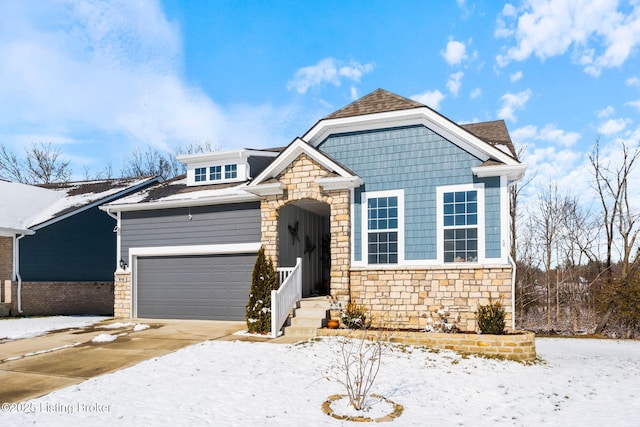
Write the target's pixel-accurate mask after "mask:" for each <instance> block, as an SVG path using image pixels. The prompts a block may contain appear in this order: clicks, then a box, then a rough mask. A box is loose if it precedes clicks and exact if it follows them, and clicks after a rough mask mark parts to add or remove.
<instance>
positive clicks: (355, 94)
mask: <svg viewBox="0 0 640 427" xmlns="http://www.w3.org/2000/svg"><path fill="white" fill-rule="evenodd" d="M358 98H359V96H358V89H357V88H356V87H355V86H351V100H352V101H355V100H356V99H358Z"/></svg>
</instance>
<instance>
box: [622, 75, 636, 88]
mask: <svg viewBox="0 0 640 427" xmlns="http://www.w3.org/2000/svg"><path fill="white" fill-rule="evenodd" d="M624 83H625V84H626V85H627V86H630V87H640V79H639V78H637V77H629V78H628V79H627V80H625V81H624Z"/></svg>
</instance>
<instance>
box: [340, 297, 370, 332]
mask: <svg viewBox="0 0 640 427" xmlns="http://www.w3.org/2000/svg"><path fill="white" fill-rule="evenodd" d="M340 318H341V319H342V323H344V325H345V326H346V327H347V328H349V329H366V328H367V326H368V325H367V323H366V322H367V308H366V307H365V306H364V305H358V304H356V303H352V302H350V303H347V306H346V307H345V309H344V310H342V313H340Z"/></svg>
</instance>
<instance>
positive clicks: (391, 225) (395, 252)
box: [363, 191, 404, 264]
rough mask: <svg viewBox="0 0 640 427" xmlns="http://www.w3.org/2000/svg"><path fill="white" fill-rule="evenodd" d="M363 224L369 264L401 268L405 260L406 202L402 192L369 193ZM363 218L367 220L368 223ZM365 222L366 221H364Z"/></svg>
mask: <svg viewBox="0 0 640 427" xmlns="http://www.w3.org/2000/svg"><path fill="white" fill-rule="evenodd" d="M365 198H366V207H365V209H366V213H365V212H363V213H364V214H365V215H363V216H364V218H366V223H365V224H363V225H364V227H363V229H364V234H365V236H363V237H364V239H365V242H366V243H365V245H366V248H365V249H366V258H365V259H366V260H367V263H368V264H398V263H399V262H400V261H401V260H402V258H403V256H402V227H403V223H404V220H403V217H402V216H403V214H404V210H403V209H404V208H403V203H404V198H403V195H402V192H397V191H384V192H373V193H365ZM364 218H363V219H364ZM363 222H364V221H363Z"/></svg>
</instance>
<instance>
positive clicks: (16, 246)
mask: <svg viewBox="0 0 640 427" xmlns="http://www.w3.org/2000/svg"><path fill="white" fill-rule="evenodd" d="M24 236H25V234H20V235H19V236H17V237H14V239H13V275H14V279H16V280H17V281H18V289H17V294H18V295H17V296H18V314H22V277H21V276H20V239H22V238H23V237H24Z"/></svg>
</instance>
